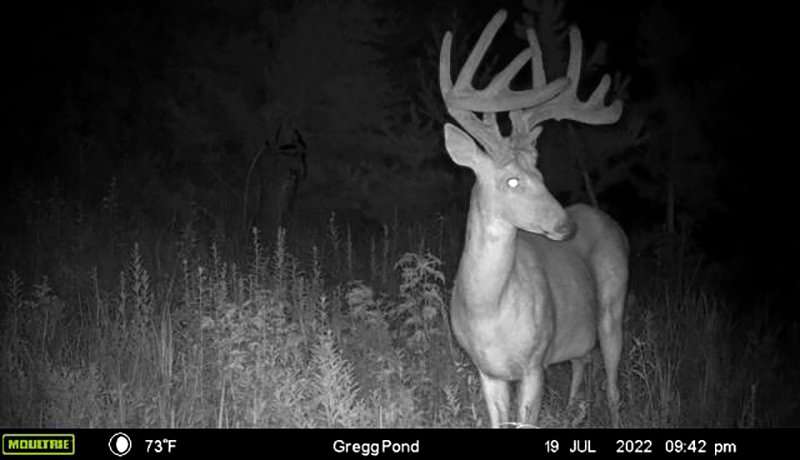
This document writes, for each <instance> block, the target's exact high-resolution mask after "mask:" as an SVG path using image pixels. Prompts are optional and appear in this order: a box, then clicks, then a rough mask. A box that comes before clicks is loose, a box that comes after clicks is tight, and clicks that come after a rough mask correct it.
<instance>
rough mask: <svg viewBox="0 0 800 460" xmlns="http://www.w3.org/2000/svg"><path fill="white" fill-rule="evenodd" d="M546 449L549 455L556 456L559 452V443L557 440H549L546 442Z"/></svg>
mask: <svg viewBox="0 0 800 460" xmlns="http://www.w3.org/2000/svg"><path fill="white" fill-rule="evenodd" d="M544 449H545V450H546V451H547V453H548V454H555V453H556V452H558V441H557V440H555V439H548V440H547V441H545V442H544Z"/></svg>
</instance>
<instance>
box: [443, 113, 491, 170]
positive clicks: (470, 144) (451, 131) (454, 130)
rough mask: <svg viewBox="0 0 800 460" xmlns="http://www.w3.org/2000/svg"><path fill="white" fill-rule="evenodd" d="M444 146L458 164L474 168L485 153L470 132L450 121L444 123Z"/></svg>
mask: <svg viewBox="0 0 800 460" xmlns="http://www.w3.org/2000/svg"><path fill="white" fill-rule="evenodd" d="M444 146H445V148H447V153H449V154H450V158H452V159H453V161H454V162H455V163H456V164H459V165H461V166H466V167H468V168H472V169H475V167H476V166H477V164H478V161H479V160H480V158H481V155H483V153H481V151H480V149H479V148H478V145H477V144H475V141H474V140H472V137H470V135H469V134H467V133H465V132H464V131H463V130H461V128H459V127H458V126H455V125H451V124H450V123H445V124H444Z"/></svg>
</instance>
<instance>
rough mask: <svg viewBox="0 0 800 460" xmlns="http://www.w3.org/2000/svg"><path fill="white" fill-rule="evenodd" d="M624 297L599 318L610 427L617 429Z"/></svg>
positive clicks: (615, 301) (612, 304)
mask: <svg viewBox="0 0 800 460" xmlns="http://www.w3.org/2000/svg"><path fill="white" fill-rule="evenodd" d="M624 302H625V296H624V295H623V296H621V298H620V299H618V300H617V299H615V300H614V301H612V302H611V303H610V305H609V307H608V308H607V309H605V310H604V311H603V312H602V316H601V318H600V327H599V331H598V332H599V336H600V349H601V350H602V352H603V362H604V364H605V368H606V397H607V399H608V411H609V413H610V414H611V426H612V427H614V428H619V426H620V425H619V388H618V386H617V374H618V368H619V359H620V355H621V354H622V309H623V306H624Z"/></svg>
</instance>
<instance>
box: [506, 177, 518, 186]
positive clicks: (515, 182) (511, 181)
mask: <svg viewBox="0 0 800 460" xmlns="http://www.w3.org/2000/svg"><path fill="white" fill-rule="evenodd" d="M506 183H507V184H508V186H509V187H511V188H517V186H518V185H519V179H517V178H516V177H512V178H510V179H508V181H506Z"/></svg>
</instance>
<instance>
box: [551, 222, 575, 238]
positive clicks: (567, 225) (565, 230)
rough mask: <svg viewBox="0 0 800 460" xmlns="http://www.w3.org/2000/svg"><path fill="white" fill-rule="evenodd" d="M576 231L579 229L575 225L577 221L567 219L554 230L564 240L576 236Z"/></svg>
mask: <svg viewBox="0 0 800 460" xmlns="http://www.w3.org/2000/svg"><path fill="white" fill-rule="evenodd" d="M576 230H577V227H576V225H575V221H573V220H572V219H570V218H566V219H564V220H563V221H561V223H560V224H558V225H556V228H555V229H554V230H553V232H554V233H555V234H557V235H558V236H560V237H561V239H562V240H568V239H570V238H572V237H573V236H574V235H575V231H576Z"/></svg>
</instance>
